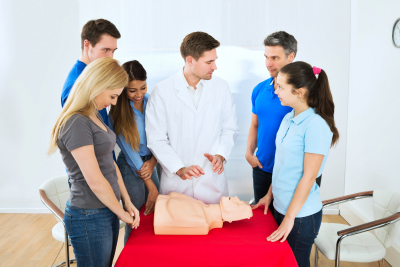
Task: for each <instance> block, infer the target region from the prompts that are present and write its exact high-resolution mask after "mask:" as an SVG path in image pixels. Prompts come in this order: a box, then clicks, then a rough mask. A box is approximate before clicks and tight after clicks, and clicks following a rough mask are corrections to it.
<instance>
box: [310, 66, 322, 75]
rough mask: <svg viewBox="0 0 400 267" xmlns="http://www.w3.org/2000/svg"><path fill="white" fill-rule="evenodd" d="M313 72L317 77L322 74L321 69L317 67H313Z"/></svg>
mask: <svg viewBox="0 0 400 267" xmlns="http://www.w3.org/2000/svg"><path fill="white" fill-rule="evenodd" d="M312 70H313V72H314V75H317V74H320V73H321V69H320V68H317V67H315V66H314V67H312Z"/></svg>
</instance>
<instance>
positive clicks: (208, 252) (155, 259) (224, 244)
mask: <svg viewBox="0 0 400 267" xmlns="http://www.w3.org/2000/svg"><path fill="white" fill-rule="evenodd" d="M143 211H144V209H142V211H141V217H140V226H139V227H138V229H133V230H132V233H131V235H130V237H129V239H128V242H127V243H126V245H125V247H124V249H123V250H122V252H121V255H120V256H119V258H118V260H117V263H116V264H115V267H125V266H163V267H165V266H202V267H208V266H218V267H222V266H251V267H257V266H274V267H279V266H284V267H291V266H297V263H296V259H295V258H294V255H293V253H292V250H291V249H290V247H289V244H288V243H287V242H286V241H285V242H283V243H281V242H274V243H272V242H269V241H267V240H266V238H267V236H269V235H270V234H271V233H272V232H273V231H275V230H276V229H277V228H278V225H277V223H276V222H275V220H274V218H273V216H272V214H271V213H270V212H268V214H267V215H264V213H263V211H264V209H256V210H253V217H251V218H250V219H245V220H242V221H236V222H232V223H228V222H224V227H223V228H222V229H213V230H211V231H210V233H209V234H208V235H197V236H195V235H191V236H188V235H186V236H176V235H175V236H172V235H155V234H154V228H153V219H154V214H151V215H147V216H144V215H143Z"/></svg>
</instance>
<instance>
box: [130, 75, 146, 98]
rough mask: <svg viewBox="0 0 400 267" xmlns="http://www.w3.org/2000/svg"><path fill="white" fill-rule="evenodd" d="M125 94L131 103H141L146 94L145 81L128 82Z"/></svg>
mask: <svg viewBox="0 0 400 267" xmlns="http://www.w3.org/2000/svg"><path fill="white" fill-rule="evenodd" d="M126 93H127V95H128V99H129V100H131V101H133V103H138V102H142V101H143V96H144V95H145V94H146V93H147V84H146V81H140V80H133V81H131V82H129V84H128V88H127V91H126Z"/></svg>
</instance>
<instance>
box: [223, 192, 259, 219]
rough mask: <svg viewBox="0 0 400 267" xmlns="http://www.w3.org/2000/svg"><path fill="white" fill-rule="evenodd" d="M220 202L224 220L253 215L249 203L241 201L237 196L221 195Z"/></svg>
mask: <svg viewBox="0 0 400 267" xmlns="http://www.w3.org/2000/svg"><path fill="white" fill-rule="evenodd" d="M220 204H221V211H222V219H223V220H224V221H228V222H232V221H238V220H243V219H250V217H252V216H253V211H252V210H251V207H250V205H249V204H247V203H246V202H244V201H241V200H240V199H239V198H238V197H222V198H221V201H220Z"/></svg>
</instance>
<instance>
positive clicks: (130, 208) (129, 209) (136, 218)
mask: <svg viewBox="0 0 400 267" xmlns="http://www.w3.org/2000/svg"><path fill="white" fill-rule="evenodd" d="M124 206H125V210H126V213H128V214H130V216H131V219H132V222H131V223H128V224H130V225H131V227H132V228H135V229H136V228H137V227H138V226H139V222H140V215H139V211H138V209H137V208H136V207H135V206H134V205H133V204H132V202H131V201H129V202H126V203H125V205H124ZM132 217H133V218H132ZM122 221H123V222H125V221H124V220H122ZM126 223H127V222H126Z"/></svg>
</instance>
